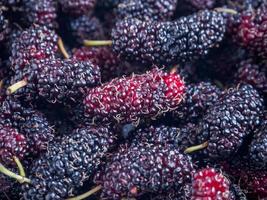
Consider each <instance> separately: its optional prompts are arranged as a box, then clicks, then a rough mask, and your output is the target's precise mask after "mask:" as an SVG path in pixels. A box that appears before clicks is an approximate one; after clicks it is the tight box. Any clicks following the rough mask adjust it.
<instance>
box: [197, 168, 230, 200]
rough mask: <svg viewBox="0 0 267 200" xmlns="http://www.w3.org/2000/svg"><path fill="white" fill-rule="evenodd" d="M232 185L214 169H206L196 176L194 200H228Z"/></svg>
mask: <svg viewBox="0 0 267 200" xmlns="http://www.w3.org/2000/svg"><path fill="white" fill-rule="evenodd" d="M229 188H230V183H229V181H228V180H227V178H226V177H225V176H224V175H223V174H221V173H220V172H216V170H215V169H213V168H206V169H202V170H200V171H198V172H197V173H196V174H194V178H193V192H192V193H193V194H192V200H204V199H210V200H217V199H221V200H228V199H229V197H230V191H229Z"/></svg>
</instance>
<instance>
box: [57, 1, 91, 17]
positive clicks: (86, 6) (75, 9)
mask: <svg viewBox="0 0 267 200" xmlns="http://www.w3.org/2000/svg"><path fill="white" fill-rule="evenodd" d="M59 3H60V5H61V7H62V9H63V11H64V12H66V13H68V14H71V15H75V16H81V15H84V14H88V13H90V12H91V11H92V10H93V9H94V7H95V4H96V0H59Z"/></svg>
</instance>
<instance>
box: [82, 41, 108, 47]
mask: <svg viewBox="0 0 267 200" xmlns="http://www.w3.org/2000/svg"><path fill="white" fill-rule="evenodd" d="M83 44H84V45H85V46H89V47H90V46H108V45H112V41H111V40H84V41H83Z"/></svg>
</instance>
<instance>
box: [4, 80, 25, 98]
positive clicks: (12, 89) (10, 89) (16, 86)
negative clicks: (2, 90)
mask: <svg viewBox="0 0 267 200" xmlns="http://www.w3.org/2000/svg"><path fill="white" fill-rule="evenodd" d="M27 84H28V82H27V80H21V81H19V82H17V83H15V84H13V85H11V86H9V87H8V88H7V95H10V94H13V93H14V92H16V91H17V90H18V89H20V88H22V87H24V86H26V85H27Z"/></svg>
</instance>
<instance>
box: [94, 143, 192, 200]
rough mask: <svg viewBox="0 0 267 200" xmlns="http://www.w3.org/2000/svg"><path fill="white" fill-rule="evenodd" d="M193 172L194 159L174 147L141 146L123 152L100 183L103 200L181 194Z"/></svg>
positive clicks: (107, 166) (108, 165) (108, 166)
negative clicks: (176, 192)
mask: <svg viewBox="0 0 267 200" xmlns="http://www.w3.org/2000/svg"><path fill="white" fill-rule="evenodd" d="M193 172H194V169H193V166H192V163H191V160H190V157H189V156H188V155H184V154H181V153H179V151H178V150H176V149H175V148H174V147H173V146H167V145H165V146H162V145H155V146H154V145H151V146H150V145H148V146H146V145H141V146H135V147H130V148H128V149H123V150H119V153H117V154H115V155H114V156H113V157H112V160H111V162H110V163H108V164H107V165H106V168H105V170H104V173H103V176H102V178H101V179H100V181H99V183H100V184H101V185H102V187H103V188H102V197H103V198H105V197H109V198H112V199H121V198H136V197H139V196H141V195H143V194H144V193H146V192H151V193H157V194H162V193H169V192H172V191H179V190H181V188H182V187H183V185H185V184H187V183H190V182H191V178H192V174H193ZM99 183H98V184H99Z"/></svg>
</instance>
